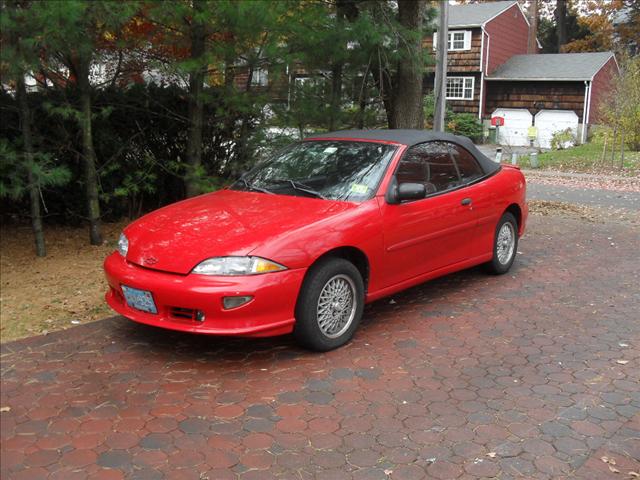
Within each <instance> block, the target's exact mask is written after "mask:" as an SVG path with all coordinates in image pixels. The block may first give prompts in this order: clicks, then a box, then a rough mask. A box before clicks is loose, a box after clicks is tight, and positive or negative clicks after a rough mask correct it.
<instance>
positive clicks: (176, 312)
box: [170, 307, 196, 320]
mask: <svg viewBox="0 0 640 480" xmlns="http://www.w3.org/2000/svg"><path fill="white" fill-rule="evenodd" d="M170 315H171V316H172V317H175V318H184V319H187V320H195V319H196V310H195V309H193V308H182V307H171V309H170Z"/></svg>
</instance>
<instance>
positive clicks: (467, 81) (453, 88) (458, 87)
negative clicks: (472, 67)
mask: <svg viewBox="0 0 640 480" xmlns="http://www.w3.org/2000/svg"><path fill="white" fill-rule="evenodd" d="M474 86H475V78H474V77H447V95H446V98H447V100H473V89H474Z"/></svg>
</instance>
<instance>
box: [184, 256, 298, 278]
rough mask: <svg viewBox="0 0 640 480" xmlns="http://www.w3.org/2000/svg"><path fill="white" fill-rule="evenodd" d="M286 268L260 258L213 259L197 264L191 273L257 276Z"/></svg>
mask: <svg viewBox="0 0 640 480" xmlns="http://www.w3.org/2000/svg"><path fill="white" fill-rule="evenodd" d="M286 269H287V267H285V266H283V265H280V264H279V263H275V262H272V261H271V260H266V259H264V258H260V257H215V258H209V259H207V260H205V261H204V262H201V263H200V264H198V266H197V267H196V268H194V269H193V271H192V273H199V274H201V275H257V274H260V273H268V272H278V271H280V270H286Z"/></svg>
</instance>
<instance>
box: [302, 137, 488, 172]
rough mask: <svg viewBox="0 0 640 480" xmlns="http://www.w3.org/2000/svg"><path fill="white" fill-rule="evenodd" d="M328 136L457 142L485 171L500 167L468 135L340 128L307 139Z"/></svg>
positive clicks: (413, 142)
mask: <svg viewBox="0 0 640 480" xmlns="http://www.w3.org/2000/svg"><path fill="white" fill-rule="evenodd" d="M327 138H344V139H353V140H358V139H360V140H380V141H383V142H394V143H398V144H401V145H407V146H409V147H411V146H413V145H417V144H419V143H424V142H433V141H437V140H441V141H445V142H451V143H456V144H458V145H460V146H461V147H464V148H466V149H467V150H468V151H469V152H471V154H473V156H474V157H476V159H477V160H478V163H480V166H481V167H482V170H484V173H486V174H489V173H493V172H495V171H496V170H498V169H499V168H500V164H499V163H496V162H494V161H493V160H491V159H490V158H489V157H487V156H486V155H484V154H483V153H482V152H481V151H480V150H478V148H477V147H476V146H475V145H474V144H473V142H472V141H471V140H469V139H468V138H467V137H461V136H459V135H453V134H451V133H439V132H434V131H432V130H403V129H397V130H340V131H338V132H327V133H321V134H316V135H313V136H311V137H308V138H305V141H307V140H322V139H327Z"/></svg>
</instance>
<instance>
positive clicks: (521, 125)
mask: <svg viewBox="0 0 640 480" xmlns="http://www.w3.org/2000/svg"><path fill="white" fill-rule="evenodd" d="M491 116H492V117H503V118H504V125H503V126H502V127H500V128H499V129H498V143H499V144H500V145H509V146H512V147H526V146H527V145H529V127H530V126H531V124H532V123H533V115H531V113H529V110H527V109H525V108H498V109H497V110H496V111H494V112H493V113H492V114H491Z"/></svg>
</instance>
